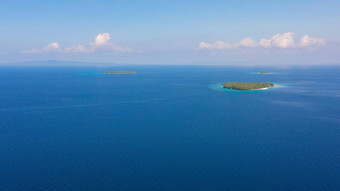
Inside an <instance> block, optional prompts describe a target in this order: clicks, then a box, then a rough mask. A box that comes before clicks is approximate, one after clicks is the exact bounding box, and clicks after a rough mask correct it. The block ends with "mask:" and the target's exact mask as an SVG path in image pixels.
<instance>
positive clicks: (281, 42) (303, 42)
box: [199, 32, 325, 50]
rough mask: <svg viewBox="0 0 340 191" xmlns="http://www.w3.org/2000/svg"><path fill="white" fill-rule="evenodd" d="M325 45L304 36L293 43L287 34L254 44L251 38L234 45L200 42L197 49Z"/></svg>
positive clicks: (293, 39) (291, 36)
mask: <svg viewBox="0 0 340 191" xmlns="http://www.w3.org/2000/svg"><path fill="white" fill-rule="evenodd" d="M324 44H325V40H324V39H320V38H314V37H310V36H308V35H304V36H303V37H302V38H301V39H300V42H298V43H296V42H295V34H294V33H292V32H287V33H283V34H279V33H278V34H275V35H274V36H272V37H271V38H269V39H265V38H264V39H261V40H260V41H259V42H256V41H255V40H253V39H252V38H251V37H248V38H245V39H242V40H241V41H240V42H238V43H235V44H230V43H226V42H223V41H217V42H215V43H207V42H201V43H200V44H199V49H215V50H225V49H235V48H238V47H248V48H251V47H263V48H270V47H276V48H292V47H295V48H299V47H300V48H301V47H311V46H322V45H324Z"/></svg>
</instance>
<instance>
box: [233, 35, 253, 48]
mask: <svg viewBox="0 0 340 191" xmlns="http://www.w3.org/2000/svg"><path fill="white" fill-rule="evenodd" d="M239 46H240V47H255V46H257V44H256V42H255V40H253V39H252V38H250V37H248V38H245V39H243V40H241V41H240V42H239V43H237V44H236V47H239Z"/></svg>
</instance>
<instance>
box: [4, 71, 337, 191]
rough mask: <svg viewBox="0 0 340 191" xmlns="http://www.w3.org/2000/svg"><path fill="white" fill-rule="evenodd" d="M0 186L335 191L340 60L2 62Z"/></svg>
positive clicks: (97, 188)
mask: <svg viewBox="0 0 340 191" xmlns="http://www.w3.org/2000/svg"><path fill="white" fill-rule="evenodd" d="M107 70H133V71H136V72H137V73H136V74H134V75H110V74H101V72H103V71H107ZM259 71H265V72H267V71H269V72H273V73H275V74H272V75H257V74H256V72H259ZM225 81H263V82H266V81H268V82H274V83H276V84H279V86H280V87H277V88H272V89H269V90H265V91H253V92H230V91H219V90H217V89H216V88H215V89H214V88H211V87H212V86H213V85H214V84H217V83H222V82H225ZM0 190H4V191H6V190H340V67H311V68H301V67H300V68H299V67H297V68H285V69H275V68H237V67H217V66H130V67H127V66H124V67H118V66H117V67H111V68H100V67H97V68H96V67H1V68H0Z"/></svg>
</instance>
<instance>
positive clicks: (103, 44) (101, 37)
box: [21, 33, 134, 54]
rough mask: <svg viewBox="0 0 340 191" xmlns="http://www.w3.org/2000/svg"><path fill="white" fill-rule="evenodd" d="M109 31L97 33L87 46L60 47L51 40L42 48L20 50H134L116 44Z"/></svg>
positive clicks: (83, 51)
mask: <svg viewBox="0 0 340 191" xmlns="http://www.w3.org/2000/svg"><path fill="white" fill-rule="evenodd" d="M110 39H111V37H110V34H109V33H101V34H98V35H97V36H96V37H95V38H94V42H92V43H90V45H89V47H85V46H83V45H76V46H71V47H68V48H65V49H61V48H60V46H59V44H58V43H57V42H53V43H51V44H49V45H47V46H46V47H44V48H43V49H40V50H38V49H30V50H22V51H21V53H24V54H34V53H47V52H62V53H91V52H122V53H124V52H134V50H133V49H132V48H129V47H121V46H117V45H116V44H114V43H113V42H111V41H110Z"/></svg>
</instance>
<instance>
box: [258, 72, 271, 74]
mask: <svg viewBox="0 0 340 191" xmlns="http://www.w3.org/2000/svg"><path fill="white" fill-rule="evenodd" d="M258 74H272V73H270V72H259V73H258Z"/></svg>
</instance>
